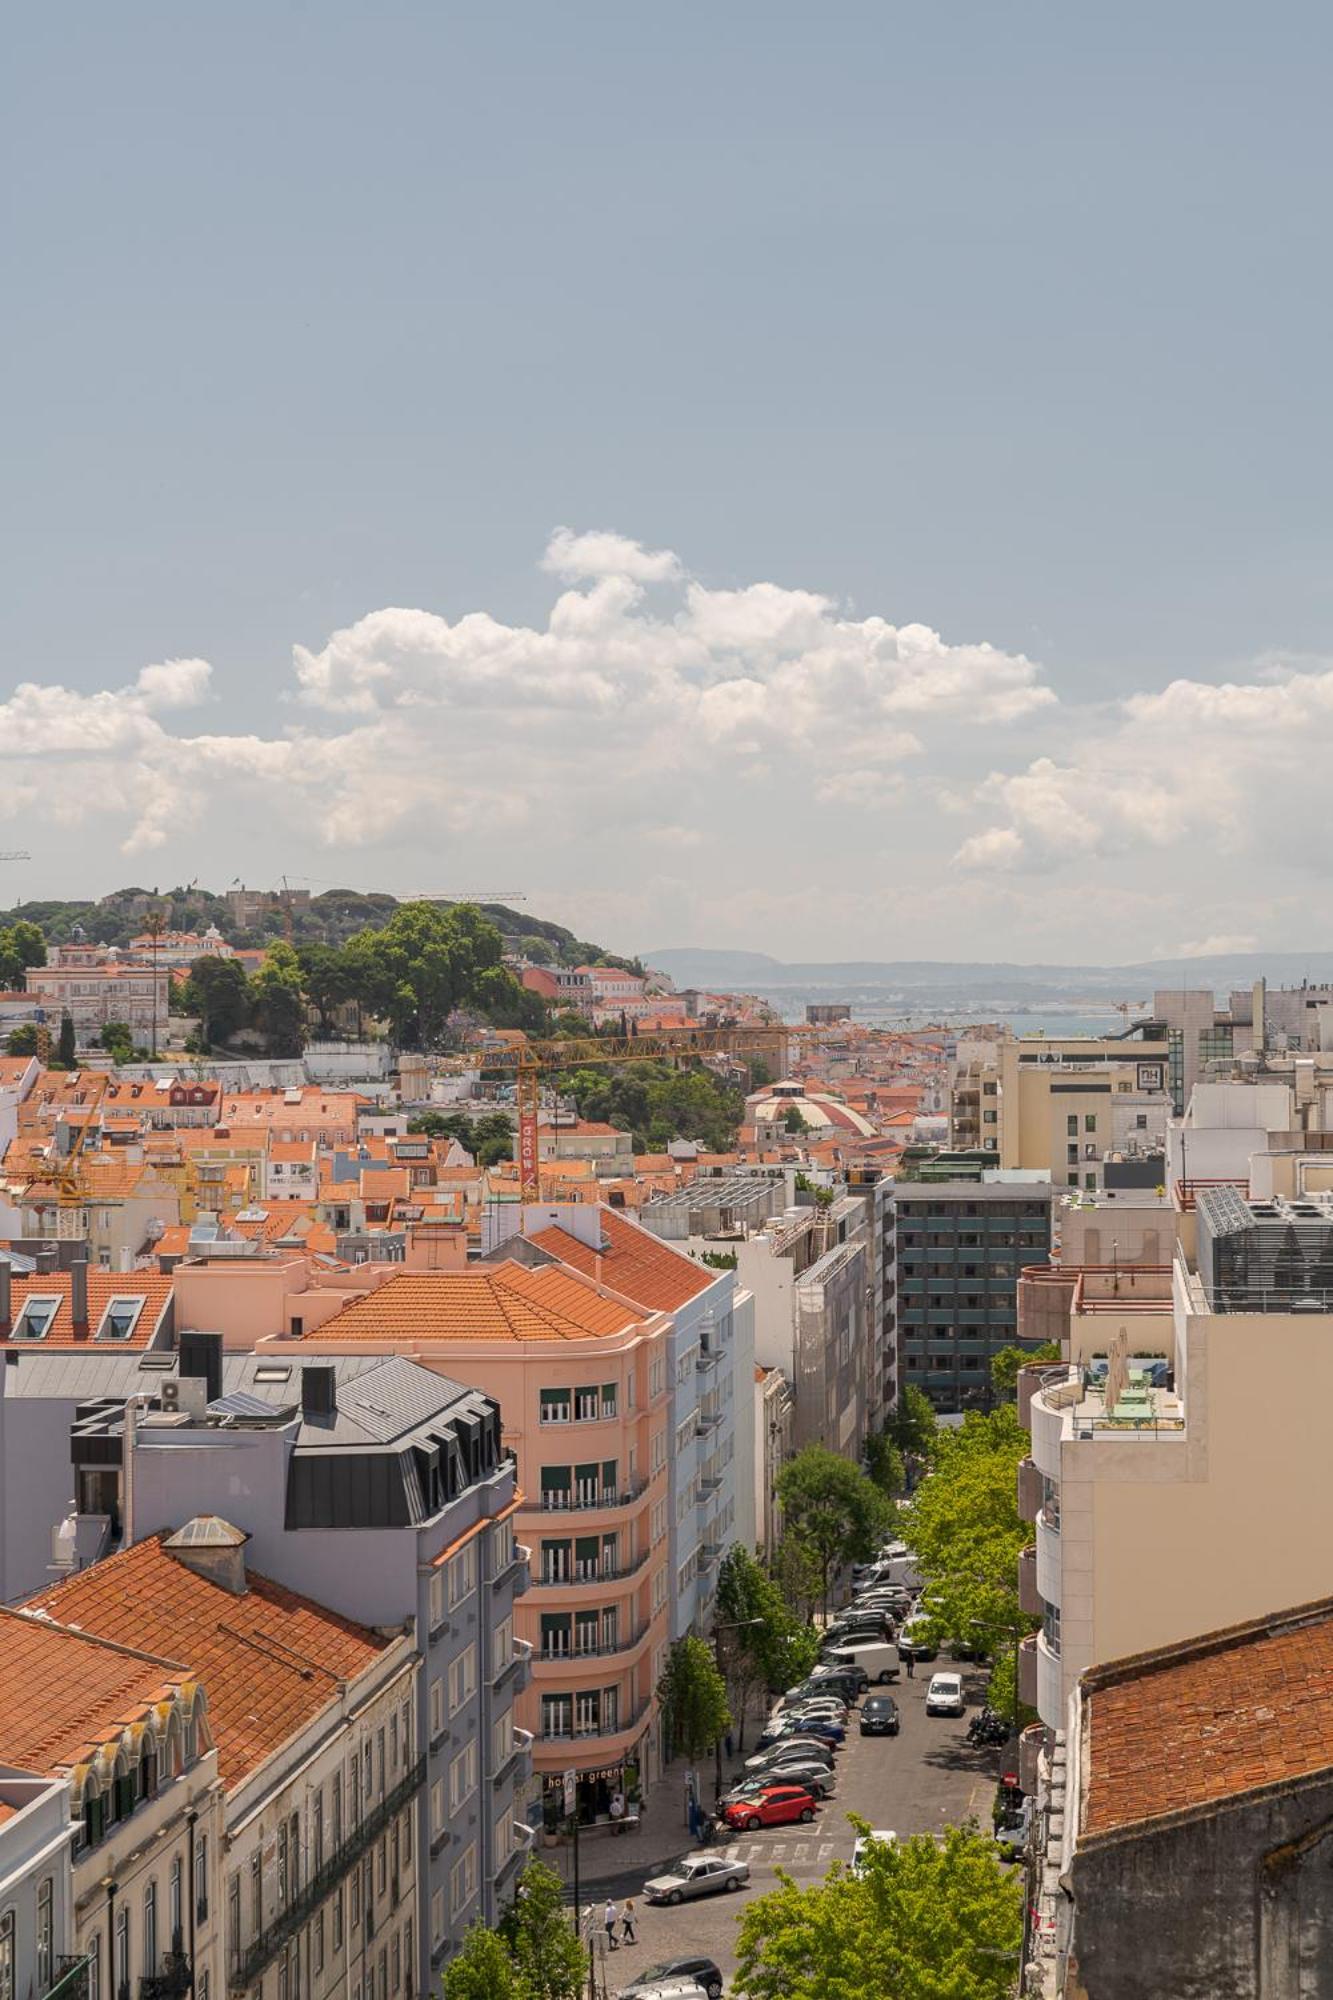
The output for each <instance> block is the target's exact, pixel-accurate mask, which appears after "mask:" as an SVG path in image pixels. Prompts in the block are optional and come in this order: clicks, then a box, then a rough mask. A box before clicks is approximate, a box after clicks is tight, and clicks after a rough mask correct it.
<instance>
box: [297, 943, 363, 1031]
mask: <svg viewBox="0 0 1333 2000" xmlns="http://www.w3.org/2000/svg"><path fill="white" fill-rule="evenodd" d="M296 957H297V962H298V964H299V965H300V968H301V979H302V982H303V984H304V987H305V991H306V997H307V998H308V999H309V1001H310V1004H311V1006H312V1007H313V1008H314V1009H315V1011H316V1013H317V1014H318V1015H319V1032H320V1034H321V1035H323V1036H326V1037H327V1036H331V1035H332V1034H333V1031H334V1020H333V1014H334V1010H335V1008H337V1007H339V1006H340V1005H341V1004H342V1002H343V1001H344V1000H346V999H348V998H350V994H351V981H350V978H349V976H348V971H347V965H346V962H345V960H344V957H343V954H342V953H341V952H340V951H337V950H335V949H334V947H333V946H332V945H327V944H303V945H302V946H301V949H300V950H299V951H298V952H297V954H296Z"/></svg>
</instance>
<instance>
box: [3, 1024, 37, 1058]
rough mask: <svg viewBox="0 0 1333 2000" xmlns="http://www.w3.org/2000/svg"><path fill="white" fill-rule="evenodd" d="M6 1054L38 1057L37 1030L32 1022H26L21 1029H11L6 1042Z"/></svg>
mask: <svg viewBox="0 0 1333 2000" xmlns="http://www.w3.org/2000/svg"><path fill="white" fill-rule="evenodd" d="M5 1053H6V1055H11V1056H35V1055H36V1053H37V1029H36V1026H35V1024H34V1023H33V1022H32V1021H24V1022H23V1024H22V1025H21V1026H20V1027H17V1028H11V1030H10V1032H9V1037H8V1039H7V1041H6V1042H5Z"/></svg>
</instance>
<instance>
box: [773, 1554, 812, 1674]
mask: <svg viewBox="0 0 1333 2000" xmlns="http://www.w3.org/2000/svg"><path fill="white" fill-rule="evenodd" d="M768 1569H769V1575H770V1576H771V1577H772V1578H773V1581H774V1583H775V1584H776V1585H777V1588H778V1592H779V1595H780V1596H781V1598H782V1601H783V1603H784V1604H786V1605H787V1606H789V1608H790V1609H791V1611H792V1612H793V1614H794V1616H795V1618H796V1620H797V1623H798V1625H807V1626H808V1624H809V1622H810V1620H811V1618H812V1617H813V1615H814V1612H815V1609H816V1607H817V1605H818V1604H819V1596H820V1588H821V1585H822V1582H823V1570H822V1568H821V1566H820V1562H819V1558H818V1556H817V1555H816V1554H815V1552H814V1550H813V1549H812V1548H811V1547H810V1546H809V1544H808V1543H806V1542H803V1541H801V1539H800V1538H799V1536H797V1535H788V1534H784V1535H781V1536H779V1538H778V1543H777V1547H776V1548H775V1549H773V1551H772V1552H771V1554H770V1556H769V1559H768ZM783 1686H784V1687H790V1686H791V1682H790V1681H784V1683H783Z"/></svg>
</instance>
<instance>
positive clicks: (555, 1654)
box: [541, 1611, 571, 1660]
mask: <svg viewBox="0 0 1333 2000" xmlns="http://www.w3.org/2000/svg"><path fill="white" fill-rule="evenodd" d="M570 1631H571V1624H570V1616H569V1613H568V1612H567V1611H543V1613H542V1622H541V1654H542V1658H543V1659H544V1660H563V1659H566V1658H568V1656H569V1651H570Z"/></svg>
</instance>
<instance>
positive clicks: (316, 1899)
mask: <svg viewBox="0 0 1333 2000" xmlns="http://www.w3.org/2000/svg"><path fill="white" fill-rule="evenodd" d="M425 1779H426V1759H425V1757H424V1756H421V1757H418V1758H417V1761H416V1763H415V1764H413V1765H412V1766H411V1768H410V1769H409V1771H408V1773H407V1775H406V1777H404V1778H401V1779H400V1780H399V1782H398V1783H397V1784H396V1785H395V1786H394V1788H393V1790H392V1791H391V1792H387V1793H386V1794H385V1796H384V1797H383V1798H382V1799H381V1800H380V1802H379V1804H378V1805H377V1806H375V1807H374V1808H373V1809H372V1810H371V1811H369V1812H367V1813H366V1814H365V1815H364V1817H363V1818H362V1820H361V1822H360V1824H359V1825H358V1826H355V1827H353V1828H352V1831H351V1832H350V1834H349V1835H348V1837H347V1839H346V1840H345V1841H344V1842H343V1843H342V1845H341V1847H339V1848H338V1849H337V1851H336V1852H335V1853H334V1854H332V1855H331V1856H330V1857H329V1859H328V1860H327V1861H326V1862H325V1863H324V1865H323V1867H322V1868H317V1869H316V1870H315V1872H314V1874H313V1875H312V1876H311V1877H310V1879H309V1881H308V1882H306V1883H305V1884H304V1885H303V1886H302V1887H301V1888H300V1889H299V1890H298V1891H297V1893H296V1894H295V1895H294V1896H293V1897H292V1898H291V1900H290V1902H289V1903H288V1904H287V1907H286V1909H284V1910H282V1911H280V1912H279V1914H278V1915H277V1916H276V1917H274V1919H273V1921H272V1922H271V1923H270V1924H269V1925H268V1926H267V1928H266V1929H265V1930H262V1931H261V1932H260V1933H259V1935H258V1937H256V1938H254V1939H252V1941H251V1942H250V1944H248V1945H247V1946H246V1948H245V1950H244V1951H242V1952H241V1953H239V1955H238V1956H236V1957H235V1958H233V1960H232V1963H231V1965H230V1967H229V1969H228V1978H227V1984H228V1986H229V1987H230V1988H231V1990H232V1992H233V1993H243V1992H245V1991H246V1990H247V1989H248V1988H249V1987H251V1986H253V1985H255V1984H256V1982H257V1981H258V1979H259V1977H260V1975H261V1974H262V1972H263V1971H264V1968H265V1966H267V1965H269V1964H271V1963H272V1961H273V1959H275V1958H276V1957H277V1955H278V1953H279V1952H280V1951H281V1950H282V1948H283V1946H284V1945H285V1944H286V1943H287V1942H288V1941H289V1939H291V1938H292V1937H294V1936H295V1935H296V1933H297V1932H298V1931H299V1930H300V1929H301V1928H302V1927H303V1926H304V1925H305V1924H307V1923H308V1922H309V1921H310V1919H311V1917H313V1915H314V1914H315V1911H316V1910H317V1909H318V1908H319V1906H320V1904H321V1903H323V1902H324V1901H325V1900H326V1899H327V1898H328V1897H329V1896H331V1895H332V1894H333V1891H334V1890H335V1889H336V1888H337V1887H338V1884H339V1883H340V1882H342V1881H343V1880H344V1879H345V1878H346V1876H347V1875H348V1874H350V1872H351V1870H352V1869H353V1868H354V1867H355V1865H356V1863H357V1862H358V1861H360V1859H361V1857H362V1856H363V1855H364V1854H365V1852H366V1850H367V1849H368V1848H370V1847H372V1846H373V1845H374V1843H375V1842H376V1841H377V1840H378V1839H379V1836H380V1835H381V1833H383V1832H384V1831H385V1829H386V1828H387V1827H388V1826H389V1825H390V1823H391V1822H392V1821H393V1820H394V1819H395V1818H396V1817H397V1815H398V1814H399V1813H400V1812H401V1811H402V1809H403V1807H404V1806H405V1805H407V1804H408V1802H409V1800H411V1799H412V1798H414V1797H415V1795H416V1794H417V1792H419V1791H420V1789H421V1787H422V1785H423V1784H424V1783H425Z"/></svg>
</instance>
